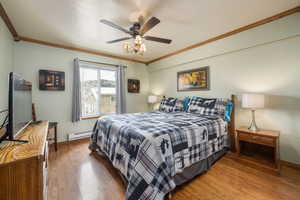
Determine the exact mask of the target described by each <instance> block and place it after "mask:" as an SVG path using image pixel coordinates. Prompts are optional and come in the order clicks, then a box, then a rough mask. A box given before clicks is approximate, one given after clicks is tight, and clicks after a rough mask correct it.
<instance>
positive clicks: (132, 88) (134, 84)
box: [128, 79, 140, 93]
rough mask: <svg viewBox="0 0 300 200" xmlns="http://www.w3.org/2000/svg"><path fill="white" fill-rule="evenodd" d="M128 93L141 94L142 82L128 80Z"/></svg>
mask: <svg viewBox="0 0 300 200" xmlns="http://www.w3.org/2000/svg"><path fill="white" fill-rule="evenodd" d="M128 92H129V93H140V80H137V79H128Z"/></svg>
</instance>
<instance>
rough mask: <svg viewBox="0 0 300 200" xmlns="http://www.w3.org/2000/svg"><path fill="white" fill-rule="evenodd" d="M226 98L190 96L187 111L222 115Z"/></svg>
mask: <svg viewBox="0 0 300 200" xmlns="http://www.w3.org/2000/svg"><path fill="white" fill-rule="evenodd" d="M227 102H228V99H221V98H218V99H217V98H210V99H208V98H202V97H192V98H191V100H190V103H189V108H188V112H190V113H199V114H202V115H219V116H221V117H224V115H225V110H226V106H227Z"/></svg>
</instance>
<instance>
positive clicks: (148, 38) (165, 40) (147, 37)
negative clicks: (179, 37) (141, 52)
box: [144, 36, 172, 44]
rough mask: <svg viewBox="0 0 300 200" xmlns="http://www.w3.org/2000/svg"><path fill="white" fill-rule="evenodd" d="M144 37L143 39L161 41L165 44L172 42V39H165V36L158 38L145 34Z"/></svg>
mask: <svg viewBox="0 0 300 200" xmlns="http://www.w3.org/2000/svg"><path fill="white" fill-rule="evenodd" d="M144 38H145V40H150V41H154V42H161V43H166V44H170V43H171V42H172V40H169V39H165V38H159V37H152V36H145V37H144Z"/></svg>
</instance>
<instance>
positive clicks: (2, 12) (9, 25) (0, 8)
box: [0, 3, 19, 41]
mask: <svg viewBox="0 0 300 200" xmlns="http://www.w3.org/2000/svg"><path fill="white" fill-rule="evenodd" d="M0 16H1V18H2V19H3V21H4V23H5V24H6V26H7V28H8V30H9V31H10V33H11V35H12V36H13V38H14V40H15V41H19V36H18V33H17V31H16V29H15V27H14V26H13V24H12V23H11V21H10V19H9V17H8V15H7V13H6V11H5V9H4V7H3V6H2V4H1V3H0Z"/></svg>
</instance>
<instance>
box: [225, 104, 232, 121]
mask: <svg viewBox="0 0 300 200" xmlns="http://www.w3.org/2000/svg"><path fill="white" fill-rule="evenodd" d="M232 110H233V103H232V102H231V101H228V102H227V105H226V110H225V116H224V119H225V120H226V121H230V120H231V114H232Z"/></svg>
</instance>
